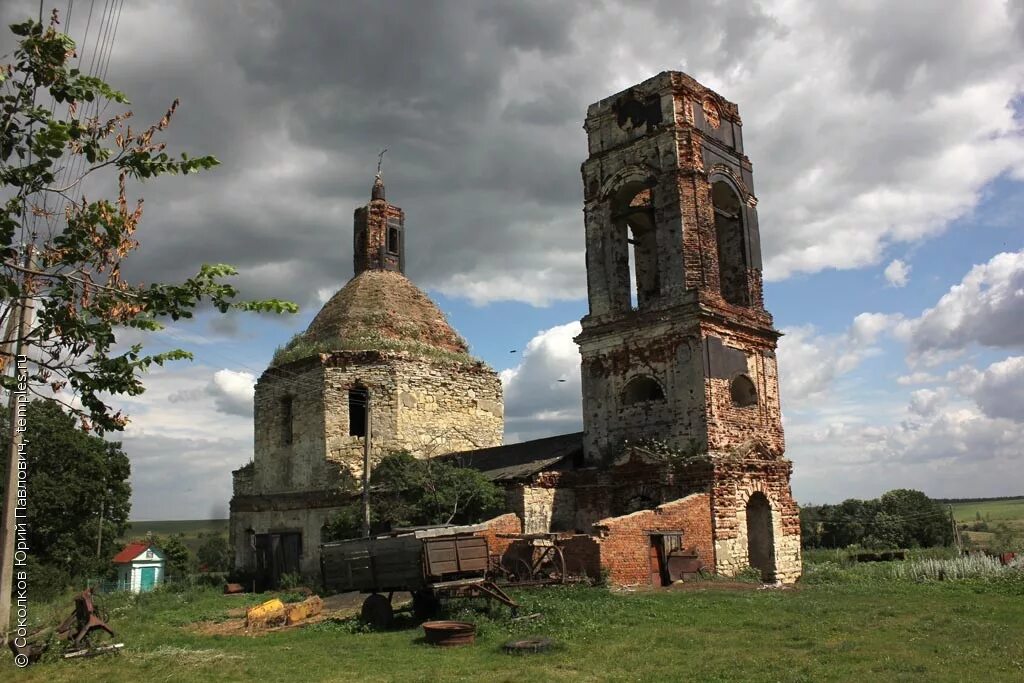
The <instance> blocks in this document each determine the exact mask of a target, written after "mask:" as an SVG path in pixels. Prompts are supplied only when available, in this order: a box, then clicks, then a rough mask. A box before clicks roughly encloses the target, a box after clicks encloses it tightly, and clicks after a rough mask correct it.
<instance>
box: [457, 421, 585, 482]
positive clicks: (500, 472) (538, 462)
mask: <svg viewBox="0 0 1024 683" xmlns="http://www.w3.org/2000/svg"><path fill="white" fill-rule="evenodd" d="M582 454H583V432H574V433H572V434H559V435H558V436H549V437H546V438H543V439H534V440H532V441H521V442H519V443H513V444H508V445H506V446H494V447H492V448H478V449H476V450H472V451H459V452H457V453H448V454H447V455H444V456H441V457H443V458H446V459H450V460H452V461H453V462H454V463H455V464H457V465H459V466H461V467H470V468H472V469H475V470H478V471H479V472H481V473H482V474H483V475H484V476H485V477H487V478H488V479H490V480H491V481H496V482H500V481H515V480H517V479H527V478H529V477H531V476H533V475H534V474H537V473H538V472H543V471H544V470H549V469H567V468H568V467H571V466H572V464H573V462H574V460H575V459H576V458H578V457H579V456H581V455H582Z"/></svg>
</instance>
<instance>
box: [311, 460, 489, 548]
mask: <svg viewBox="0 0 1024 683" xmlns="http://www.w3.org/2000/svg"><path fill="white" fill-rule="evenodd" d="M370 492H371V498H370V501H371V502H370V520H371V525H372V526H373V528H374V529H380V530H385V529H390V528H392V527H401V526H419V525H423V524H471V523H474V522H480V521H483V520H485V519H487V518H489V517H493V516H494V515H496V514H498V513H499V512H500V511H501V509H502V503H503V502H504V497H503V495H502V492H501V489H499V488H498V487H497V486H495V485H494V484H493V483H492V482H490V481H489V480H488V479H487V478H486V477H484V476H483V475H482V474H481V473H480V472H478V471H476V470H473V469H469V468H465V467H458V466H456V465H453V464H451V463H449V462H446V461H442V460H437V459H430V458H426V459H422V460H421V459H417V458H415V457H413V456H412V455H410V454H409V453H405V452H400V453H392V454H391V455H388V456H385V457H384V458H382V459H381V461H380V462H379V463H378V464H377V466H376V467H375V468H374V469H373V472H372V473H371V474H370ZM361 526H362V514H361V512H360V504H359V502H358V501H355V500H353V502H352V503H350V504H349V505H346V506H345V507H344V508H342V510H340V511H339V512H338V513H337V514H336V515H335V516H334V517H333V518H332V519H331V520H330V521H329V522H328V524H327V525H326V528H325V534H324V535H325V539H326V540H335V539H339V538H352V537H354V536H358V535H359V534H360V531H361Z"/></svg>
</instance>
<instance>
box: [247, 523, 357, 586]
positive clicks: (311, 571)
mask: <svg viewBox="0 0 1024 683" xmlns="http://www.w3.org/2000/svg"><path fill="white" fill-rule="evenodd" d="M339 510H340V508H337V507H303V508H291V509H272V508H271V509H264V510H232V511H231V521H230V528H229V537H230V540H231V546H232V548H233V549H234V551H235V567H236V568H238V569H251V568H252V567H253V566H254V564H253V563H254V556H253V551H252V548H251V547H250V546H249V534H248V533H246V529H252V530H253V531H254V532H255V533H257V534H263V533H278V532H286V531H291V532H294V531H298V532H300V533H301V534H302V554H301V555H300V556H299V567H300V572H301V573H302V576H303V578H305V579H306V580H307V581H310V582H311V583H313V584H319V583H320V542H321V540H320V530H321V528H322V527H323V525H324V524H325V523H326V522H327V520H328V519H330V518H331V517H332V516H334V515H335V514H337V513H338V511H339Z"/></svg>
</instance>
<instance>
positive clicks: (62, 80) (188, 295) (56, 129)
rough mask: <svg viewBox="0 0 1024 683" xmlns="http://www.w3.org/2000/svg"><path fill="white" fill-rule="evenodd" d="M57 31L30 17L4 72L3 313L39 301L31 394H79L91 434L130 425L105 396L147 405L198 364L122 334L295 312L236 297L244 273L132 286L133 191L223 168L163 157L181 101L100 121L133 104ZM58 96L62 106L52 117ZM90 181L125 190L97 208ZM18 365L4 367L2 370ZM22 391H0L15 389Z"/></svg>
mask: <svg viewBox="0 0 1024 683" xmlns="http://www.w3.org/2000/svg"><path fill="white" fill-rule="evenodd" d="M57 25H58V24H57V21H56V13H55V14H54V19H53V20H52V21H51V23H50V25H49V26H45V25H43V24H42V23H39V22H36V21H33V20H31V19H30V20H28V21H25V22H22V23H19V24H15V25H13V26H11V31H12V32H13V33H14V35H15V36H17V37H18V38H19V41H20V42H19V45H18V47H17V49H16V50H15V51H14V55H13V57H14V63H13V64H12V65H10V66H9V67H2V68H0V74H2V77H0V86H2V87H0V187H2V192H0V196H2V197H4V198H5V199H4V200H3V202H2V203H0V298H2V300H3V301H2V304H0V306H2V308H3V309H5V310H6V314H7V315H10V314H11V313H12V310H13V306H12V304H13V303H14V302H15V300H17V299H19V298H22V297H26V298H31V299H32V300H33V302H34V307H35V323H34V327H33V329H32V330H31V331H30V332H29V333H28V334H27V335H25V336H24V337H23V338H22V339H21V340H20V341H21V342H22V343H23V345H26V346H28V347H30V348H31V349H32V353H30V354H27V355H29V357H30V358H31V359H32V360H31V361H30V364H29V370H28V374H29V383H30V386H31V388H32V389H33V391H36V392H38V391H39V390H40V389H42V388H44V387H48V388H49V389H50V390H52V391H53V392H55V393H56V392H59V391H61V390H63V389H68V390H70V391H71V392H73V393H74V394H76V396H77V397H78V399H79V401H80V406H81V407H77V406H74V407H73V406H70V405H69V406H66V407H67V408H68V409H70V410H71V411H72V412H73V413H74V414H76V415H77V416H78V417H79V418H80V419H81V422H82V425H83V426H84V427H86V428H95V429H96V430H97V431H100V432H103V431H107V430H118V429H121V428H123V427H124V425H125V423H126V421H127V418H126V417H125V416H124V415H122V414H120V413H119V412H115V411H114V410H113V409H112V408H111V407H110V406H108V405H107V403H106V402H105V397H106V396H108V395H110V394H127V395H137V394H139V393H142V391H143V390H144V388H143V385H142V381H141V376H142V374H143V373H144V372H145V371H146V370H147V369H148V368H150V367H152V366H153V365H154V364H156V365H163V364H164V363H165V362H168V361H174V360H182V359H188V358H191V355H190V354H189V353H187V352H185V351H183V350H180V349H179V350H172V351H167V352H164V353H156V354H145V353H143V351H142V346H141V345H139V344H136V345H133V346H132V347H130V348H128V349H121V348H118V347H117V346H116V344H117V334H118V332H119V331H120V330H121V329H123V328H136V329H142V330H159V329H161V327H162V325H161V323H160V320H161V319H166V318H170V319H171V320H179V319H182V318H190V317H192V315H193V311H194V310H196V309H197V308H198V307H199V306H201V305H210V306H212V307H213V308H214V309H216V310H218V311H220V312H222V313H223V312H226V311H228V310H229V309H236V310H243V311H255V312H272V313H285V312H292V313H293V312H295V311H296V310H297V307H296V306H295V305H294V304H292V303H290V302H286V301H280V300H277V299H270V300H265V301H235V298H236V297H237V295H238V292H237V290H236V289H235V288H234V287H233V286H231V285H230V284H226V283H224V282H222V280H223V279H224V278H227V277H231V276H233V275H236V274H237V273H236V271H235V269H234V268H232V267H231V266H227V265H223V264H213V265H209V264H207V265H203V266H202V267H201V268H200V270H199V272H198V274H197V275H195V276H194V277H192V278H189V279H187V280H185V281H184V282H181V283H178V284H164V283H150V284H140V285H132V284H129V283H127V282H125V281H124V280H123V279H122V278H121V267H122V264H123V262H124V260H125V259H126V257H127V256H128V255H129V254H130V252H132V251H133V250H134V249H136V248H137V247H138V246H139V245H138V242H137V241H136V240H135V238H134V235H135V232H136V229H137V227H138V225H139V222H140V220H141V218H142V200H141V199H140V200H138V201H136V202H130V201H129V199H128V184H129V183H132V182H142V181H146V180H150V179H152V178H155V177H157V176H161V175H168V174H170V175H177V174H189V173H196V172H199V171H204V170H208V169H210V168H213V167H214V166H216V165H217V164H218V161H217V160H216V159H215V158H213V157H212V156H200V157H189V156H188V155H186V154H181V155H180V156H173V155H170V154H168V153H167V152H166V151H165V146H166V143H164V142H162V141H160V140H159V139H158V138H159V137H160V135H161V134H162V133H163V132H164V131H165V130H166V129H167V128H168V126H169V125H170V122H171V119H172V117H173V116H174V112H175V110H176V108H177V105H178V103H177V101H175V102H174V103H173V104H171V106H170V108H169V109H168V110H167V113H166V114H165V115H164V116H163V118H161V120H160V121H158V122H157V123H155V124H154V125H152V126H149V127H145V126H142V127H134V128H133V127H131V126H129V121H130V119H131V112H129V111H125V110H124V109H123V107H117V106H115V110H116V111H118V113H114V114H112V115H111V116H110V118H104V117H103V116H101V115H100V114H101V113H103V112H105V111H106V108H107V107H108V106H109V105H126V104H127V103H128V100H127V98H126V96H125V95H124V94H123V93H120V92H118V91H117V90H114V89H113V88H111V87H110V86H109V85H107V84H106V83H104V82H103V81H102V80H100V79H98V78H96V77H94V76H89V75H85V74H82V73H81V72H80V71H79V70H78V69H76V68H74V66H73V56H74V54H75V52H74V51H75V44H74V41H72V40H71V38H70V37H69V36H67V35H65V34H63V33H60V32H59V31H58V30H57ZM51 97H52V98H53V100H54V102H56V103H57V104H58V105H66V106H64V107H61V106H56V107H52V108H51V107H50V106H49V104H48V103H49V100H50V98H51ZM43 102H46V103H47V106H43V105H42V104H38V103H43ZM62 111H66V112H67V114H66V115H65V116H63V118H62V116H61V112H62ZM80 164H81V165H80ZM72 168H81V172H80V173H78V174H77V175H75V174H73V173H71V172H70V169H72ZM87 176H93V177H96V178H104V176H106V182H109V183H110V184H111V185H116V186H117V188H118V192H117V196H116V198H114V199H113V200H108V199H92V200H89V199H87V198H86V197H85V196H84V193H83V192H82V185H81V181H82V180H83V179H84V178H86V177H87ZM20 243H30V244H31V245H32V246H33V248H34V252H35V256H34V258H33V260H32V261H31V262H29V261H28V260H27V259H26V258H24V257H23V255H22V254H20V253H19V249H18V245H19V244H20ZM23 348H24V347H23ZM10 358H11V356H10V355H5V356H0V363H7V362H10ZM13 381H14V380H13V378H11V377H9V376H4V377H3V378H2V380H0V382H2V383H3V385H4V386H7V387H8V388H9V387H10V386H11V385H12V383H13Z"/></svg>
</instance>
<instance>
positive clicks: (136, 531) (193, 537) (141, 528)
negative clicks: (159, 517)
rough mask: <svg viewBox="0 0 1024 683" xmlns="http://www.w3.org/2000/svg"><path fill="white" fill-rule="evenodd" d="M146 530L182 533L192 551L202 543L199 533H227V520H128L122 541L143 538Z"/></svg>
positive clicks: (155, 533)
mask: <svg viewBox="0 0 1024 683" xmlns="http://www.w3.org/2000/svg"><path fill="white" fill-rule="evenodd" d="M147 532H152V534H153V535H154V536H172V535H174V534H182V535H183V536H184V537H185V538H184V543H185V545H186V546H188V547H189V548H190V549H191V550H192V552H195V551H196V549H197V548H198V547H199V546H200V545H201V544H202V539H201V537H200V534H205V535H207V536H208V535H210V534H224V535H225V536H227V534H228V520H226V519H182V520H169V521H160V522H129V523H128V530H127V531H125V533H124V537H123V538H122V539H121V540H122V541H124V542H127V541H129V540H134V539H138V538H145V537H146V533H147Z"/></svg>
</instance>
